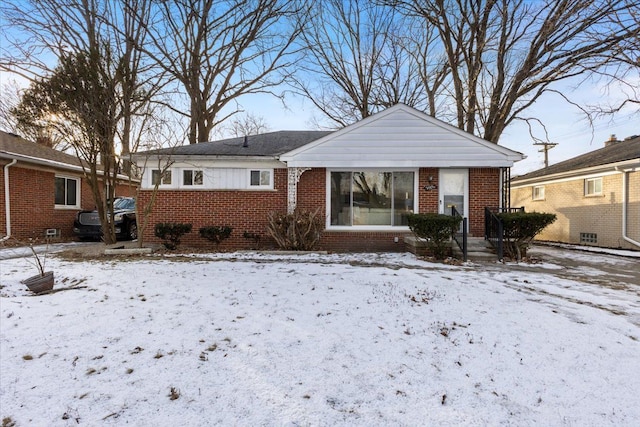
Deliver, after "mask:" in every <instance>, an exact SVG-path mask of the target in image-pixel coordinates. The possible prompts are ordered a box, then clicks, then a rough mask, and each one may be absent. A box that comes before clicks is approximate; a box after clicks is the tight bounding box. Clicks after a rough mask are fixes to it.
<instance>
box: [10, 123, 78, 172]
mask: <svg viewBox="0 0 640 427" xmlns="http://www.w3.org/2000/svg"><path fill="white" fill-rule="evenodd" d="M0 158H5V159H17V160H21V161H24V162H27V163H35V164H40V165H47V166H54V167H58V168H62V169H73V170H81V169H82V165H81V163H80V160H78V158H77V157H76V156H72V155H70V154H67V153H63V152H62V151H58V150H54V149H53V148H49V147H46V146H44V145H42V144H36V143H35V142H31V141H27V140H26V139H24V138H22V137H20V136H18V135H15V134H13V133H7V132H3V131H0Z"/></svg>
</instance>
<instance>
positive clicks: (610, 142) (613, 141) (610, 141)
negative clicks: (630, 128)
mask: <svg viewBox="0 0 640 427" xmlns="http://www.w3.org/2000/svg"><path fill="white" fill-rule="evenodd" d="M618 142H620V141H618V138H616V135H615V134H611V136H610V137H609V139H608V140H606V141H605V142H604V146H605V147H608V146H610V145H613V144H617V143H618Z"/></svg>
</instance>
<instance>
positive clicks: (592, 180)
mask: <svg viewBox="0 0 640 427" xmlns="http://www.w3.org/2000/svg"><path fill="white" fill-rule="evenodd" d="M598 182H600V191H596V187H597V185H596V183H598ZM590 183H593V192H589V184H590ZM603 186H604V182H603V179H602V177H601V176H599V177H595V178H585V180H584V195H585V197H596V196H602V192H603Z"/></svg>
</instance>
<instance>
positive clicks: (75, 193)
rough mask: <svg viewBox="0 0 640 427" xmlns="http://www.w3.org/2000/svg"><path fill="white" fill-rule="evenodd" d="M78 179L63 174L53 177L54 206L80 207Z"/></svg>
mask: <svg viewBox="0 0 640 427" xmlns="http://www.w3.org/2000/svg"><path fill="white" fill-rule="evenodd" d="M79 201H80V180H79V179H78V178H69V177H64V176H56V177H55V206H56V207H57V208H74V209H79V208H80V203H79Z"/></svg>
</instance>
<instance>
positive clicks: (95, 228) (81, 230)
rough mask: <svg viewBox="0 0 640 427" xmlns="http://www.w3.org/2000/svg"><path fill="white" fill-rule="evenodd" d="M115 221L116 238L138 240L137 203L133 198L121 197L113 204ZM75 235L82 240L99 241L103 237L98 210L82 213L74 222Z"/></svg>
mask: <svg viewBox="0 0 640 427" xmlns="http://www.w3.org/2000/svg"><path fill="white" fill-rule="evenodd" d="M113 220H114V226H115V229H116V238H118V239H131V240H135V239H137V238H138V224H137V223H136V201H135V199H133V198H131V197H119V198H117V199H115V200H114V202H113ZM73 233H74V234H75V235H76V236H78V237H79V238H80V239H99V238H101V237H102V226H101V225H100V216H99V215H98V211H97V210H93V211H81V212H79V213H78V216H77V217H76V220H75V221H74V222H73Z"/></svg>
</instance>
